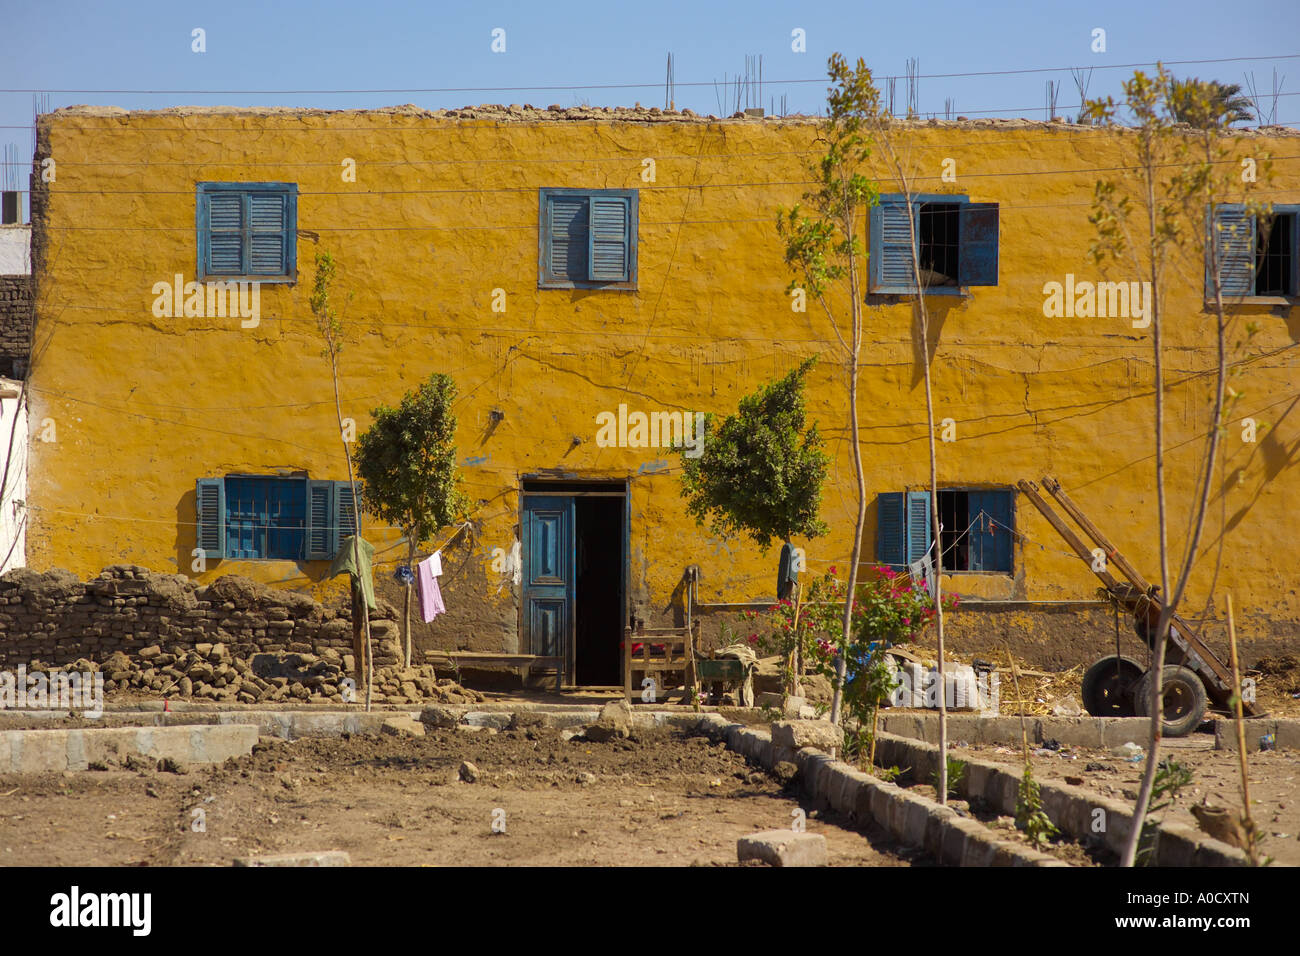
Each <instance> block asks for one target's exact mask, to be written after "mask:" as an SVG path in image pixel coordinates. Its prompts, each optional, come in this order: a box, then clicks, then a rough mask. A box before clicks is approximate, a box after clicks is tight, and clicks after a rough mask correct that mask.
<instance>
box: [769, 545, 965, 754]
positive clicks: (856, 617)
mask: <svg viewBox="0 0 1300 956" xmlns="http://www.w3.org/2000/svg"><path fill="white" fill-rule="evenodd" d="M927 584H928V582H926V581H925V580H924V579H921V580H919V581H913V580H912V579H911V577H910V576H908V575H905V574H900V573H899V572H897V571H895V570H893V569H892V568H887V567H875V568H872V569H871V570H870V571H869V572H868V573H867V574H866V575H865V576H864V578H863V580H861V581H859V582H858V584H857V595H856V598H855V599H854V602H853V621H852V633H851V635H850V639H849V645H848V647H845V648H843V651H844V654H845V665H846V666H845V672H846V673H845V682H844V705H845V708H846V710H847V711H848V712H849V713H850V714H851V715H852V716H854V717H856V718H857V719H858V721H859V723H860V724H862V726H863V727H870V728H872V731H873V736H874V728H875V716H876V711H877V710H878V709H879V707H880V705H881V704H882V703H884V702H885V701H886V700H888V699H889V695H890V694H891V693H893V691H894V688H895V686H897V685H896V684H895V682H894V679H893V671H892V668H891V667H889V666H888V664H887V663H886V661H885V657H884V652H885V650H886V648H888V647H889V646H891V645H893V644H906V643H910V642H912V641H915V640H916V639H917V638H918V637H919V636H920V635H921V633H922V632H923V631H924V630H925V629H926V628H927V627H929V626H930V623H931V622H932V621H933V620H934V619H935V617H936V616H937V614H938V612H937V610H936V609H935V606H934V600H933V599H932V598H931V597H930V592H929V590H928V589H927ZM847 593H848V584H847V582H845V581H841V580H840V579H839V578H838V577H837V576H836V573H835V567H834V566H831V568H830V569H829V570H828V571H827V572H826V574H824V575H823V576H822V577H820V578H816V579H814V580H813V581H812V582H811V583H810V584H809V586H808V591H807V594H806V595H805V598H804V603H803V607H802V610H801V614H800V618H799V625H798V628H797V629H796V628H795V624H794V604H793V602H791V601H788V600H787V601H781V602H780V603H778V604H775V605H773V606H772V607H771V608H770V609H769V610H768V611H767V612H766V614H763V613H761V612H757V611H749V612H746V617H747V618H748V619H749V620H751V621H759V620H762V621H763V622H764V623H765V624H766V625H767V627H768V629H769V630H768V632H767V633H759V632H755V633H754V634H751V635H750V642H751V643H753V644H756V645H757V646H758V647H759V648H761V649H762V650H764V651H765V652H767V653H776V654H781V655H783V656H785V657H786V659H787V660H788V659H789V656H790V655H792V653H793V652H794V650H795V648H797V647H799V646H800V643H801V642H802V648H803V652H804V660H805V661H806V662H808V663H810V664H811V665H812V666H813V668H814V669H815V670H816V671H817V672H818V673H820V674H822V675H823V676H825V677H827V678H828V679H829V680H830V681H831V683H832V685H834V684H835V683H836V682H837V681H838V679H839V677H838V675H837V674H836V670H835V658H836V655H837V654H839V653H840V652H841V643H842V639H843V627H844V623H843V622H844V601H845V596H846V594H847ZM959 601H960V598H959V597H958V596H957V595H956V594H945V595H944V596H943V607H944V610H945V611H950V610H952V609H953V608H955V607H956V606H957V605H958V603H959Z"/></svg>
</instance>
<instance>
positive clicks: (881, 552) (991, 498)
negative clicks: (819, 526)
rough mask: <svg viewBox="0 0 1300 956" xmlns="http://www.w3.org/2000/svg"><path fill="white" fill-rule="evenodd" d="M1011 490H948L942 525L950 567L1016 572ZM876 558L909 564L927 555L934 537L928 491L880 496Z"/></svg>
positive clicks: (946, 561) (944, 492)
mask: <svg viewBox="0 0 1300 956" xmlns="http://www.w3.org/2000/svg"><path fill="white" fill-rule="evenodd" d="M1011 495H1012V493H1011V491H1010V490H977V491H966V490H960V489H943V490H941V491H940V492H939V525H940V527H941V528H942V531H941V542H940V543H941V544H942V546H943V547H942V553H943V558H942V561H943V570H945V571H989V572H997V573H1001V574H1010V573H1011V570H1012V569H1011V556H1012V547H1011V544H1012V539H1013V537H1014V528H1015V518H1014V510H1013V506H1012V498H1011ZM877 502H878V506H879V516H878V519H877V524H876V560H877V561H879V562H880V563H881V564H885V565H890V566H892V567H904V566H906V565H908V564H911V563H912V562H914V561H919V560H921V559H922V558H924V557H925V554H926V552H927V551H929V550H930V545H931V542H932V541H933V540H934V538H933V535H932V530H931V527H932V526H931V519H930V493H929V492H928V491H907V492H887V493H885V494H882V495H880V496H879V497H878V499H877Z"/></svg>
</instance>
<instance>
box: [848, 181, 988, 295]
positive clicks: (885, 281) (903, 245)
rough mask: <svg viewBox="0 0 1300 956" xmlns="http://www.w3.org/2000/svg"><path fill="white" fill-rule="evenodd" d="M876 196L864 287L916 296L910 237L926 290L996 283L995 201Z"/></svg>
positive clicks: (955, 290)
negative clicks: (866, 278) (914, 246)
mask: <svg viewBox="0 0 1300 956" xmlns="http://www.w3.org/2000/svg"><path fill="white" fill-rule="evenodd" d="M910 212H911V216H912V222H911V224H910V225H909V223H908V215H909V207H908V203H907V199H906V197H905V196H903V195H901V194H890V195H884V196H881V197H880V204H879V205H877V206H873V207H872V208H871V216H870V220H871V222H870V230H871V237H870V238H871V257H870V259H869V261H868V280H869V283H868V291H870V292H873V293H878V294H883V295H915V294H916V280H915V276H914V275H913V271H912V251H911V250H912V236H913V233H915V236H916V244H917V250H916V252H917V260H918V262H919V264H920V268H921V279H922V284H923V285H924V287H925V291H926V294H927V295H961V294H962V289H963V288H964V287H969V286H993V285H997V284H998V204H997V203H973V202H971V201H970V200H969V199H967V198H966V197H965V196H939V195H920V196H913V197H912V203H911V208H910Z"/></svg>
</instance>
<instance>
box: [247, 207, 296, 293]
mask: <svg viewBox="0 0 1300 956" xmlns="http://www.w3.org/2000/svg"><path fill="white" fill-rule="evenodd" d="M246 198H247V200H248V219H247V221H248V240H247V247H248V256H247V263H246V268H245V271H244V274H245V275H255V276H277V275H284V274H285V272H286V271H287V266H286V262H287V261H288V251H287V249H286V246H287V245H288V243H287V242H286V239H287V228H286V227H287V224H288V214H289V210H288V208H287V207H288V203H289V197H288V196H286V195H285V194H283V193H256V192H255V193H249V194H248V196H247V197H246Z"/></svg>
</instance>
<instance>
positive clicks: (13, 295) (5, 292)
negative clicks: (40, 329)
mask: <svg viewBox="0 0 1300 956" xmlns="http://www.w3.org/2000/svg"><path fill="white" fill-rule="evenodd" d="M31 340H32V277H31V276H29V275H26V276H0V375H3V376H6V377H8V378H22V377H23V376H24V375H26V374H27V356H28V352H29V351H30V348H31Z"/></svg>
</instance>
